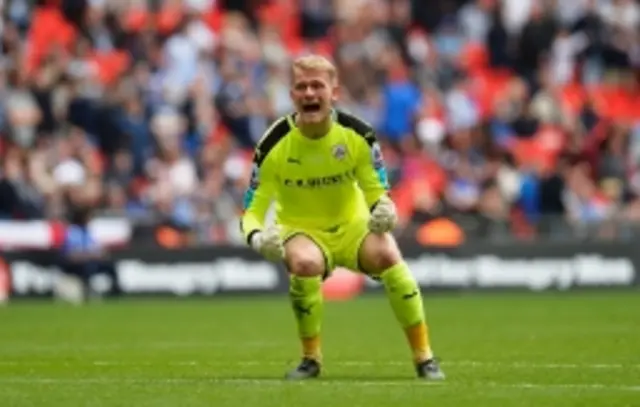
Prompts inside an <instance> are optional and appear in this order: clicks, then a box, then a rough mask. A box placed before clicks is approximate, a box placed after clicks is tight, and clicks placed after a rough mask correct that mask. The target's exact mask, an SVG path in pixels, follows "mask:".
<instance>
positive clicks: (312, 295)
mask: <svg viewBox="0 0 640 407" xmlns="http://www.w3.org/2000/svg"><path fill="white" fill-rule="evenodd" d="M289 283H290V284H289V298H290V299H291V306H292V308H293V313H294V315H295V318H296V322H297V325H298V335H299V337H300V341H301V342H302V356H303V357H306V358H311V359H314V360H317V361H318V362H320V360H321V359H322V353H321V350H320V328H321V324H322V308H323V301H322V290H321V288H322V277H321V276H316V277H299V276H295V275H292V276H291V277H290V281H289Z"/></svg>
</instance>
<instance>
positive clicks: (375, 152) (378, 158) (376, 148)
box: [371, 143, 384, 170]
mask: <svg viewBox="0 0 640 407" xmlns="http://www.w3.org/2000/svg"><path fill="white" fill-rule="evenodd" d="M371 161H372V163H373V168H375V169H376V170H379V169H381V168H382V167H384V159H383V158H382V149H381V148H380V144H378V143H375V144H373V146H371Z"/></svg>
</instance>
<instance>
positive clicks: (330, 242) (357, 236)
mask: <svg viewBox="0 0 640 407" xmlns="http://www.w3.org/2000/svg"><path fill="white" fill-rule="evenodd" d="M282 233H283V236H282V239H283V241H284V242H286V241H287V240H289V239H291V238H293V237H294V236H297V235H303V236H306V237H308V238H309V239H311V240H313V242H314V243H315V244H316V245H317V246H318V247H319V248H320V250H321V251H322V254H323V255H324V259H325V262H326V272H325V273H326V274H327V275H328V274H329V273H330V272H331V271H332V270H333V269H334V268H336V267H345V268H348V269H350V270H353V271H361V270H360V264H359V263H360V262H359V260H358V253H359V252H360V246H361V245H362V242H363V241H364V239H365V237H367V235H368V234H369V228H368V226H367V219H366V218H356V219H354V220H352V221H350V222H349V223H346V224H343V225H340V226H336V227H333V228H330V229H326V230H317V229H313V230H311V229H304V228H296V227H291V226H284V225H283V226H282Z"/></svg>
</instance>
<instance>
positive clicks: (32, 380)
mask: <svg viewBox="0 0 640 407" xmlns="http://www.w3.org/2000/svg"><path fill="white" fill-rule="evenodd" d="M1 384H29V385H34V384H41V385H76V386H78V385H80V386H83V385H114V384H121V385H122V384H130V385H171V384H173V385H189V384H220V385H231V386H258V387H282V386H307V385H308V386H312V387H313V386H319V387H331V388H336V387H343V388H353V387H375V388H382V387H398V388H412V389H415V388H417V387H432V388H449V387H462V388H473V387H477V388H483V389H486V388H493V389H522V390H539V391H564V390H600V391H624V392H640V385H637V386H636V385H610V384H603V383H582V384H541V383H498V382H476V383H473V384H472V385H464V384H461V383H455V382H453V383H450V382H421V381H417V380H403V381H401V380H398V381H393V380H322V379H320V380H314V381H308V382H288V381H285V380H282V379H241V378H203V379H186V378H145V379H140V378H73V379H71V378H69V379H64V378H37V377H28V378H27V377H16V378H11V377H6V378H0V385H1Z"/></svg>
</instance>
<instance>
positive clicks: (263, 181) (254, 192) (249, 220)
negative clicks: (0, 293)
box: [240, 147, 275, 243]
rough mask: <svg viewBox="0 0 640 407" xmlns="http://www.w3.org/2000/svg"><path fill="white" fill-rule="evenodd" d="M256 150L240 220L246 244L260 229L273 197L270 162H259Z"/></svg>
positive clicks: (258, 154)
mask: <svg viewBox="0 0 640 407" xmlns="http://www.w3.org/2000/svg"><path fill="white" fill-rule="evenodd" d="M259 148H260V147H258V149H257V150H256V153H255V155H254V159H253V170H252V172H251V181H250V183H249V188H248V189H247V191H246V192H245V194H244V202H243V207H244V208H243V209H244V213H243V215H242V219H241V220H240V228H241V229H242V233H243V235H244V238H245V240H246V241H247V243H250V242H251V236H252V235H253V234H254V233H255V232H258V231H260V230H261V229H262V226H263V225H264V219H265V216H266V213H267V210H268V209H269V206H270V205H271V202H272V200H273V198H274V195H275V174H274V173H273V171H272V170H271V167H272V165H270V164H271V163H270V160H269V159H265V160H264V161H261V160H260V159H259V158H260V157H261V154H263V153H262V152H261V151H260V149H259Z"/></svg>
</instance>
